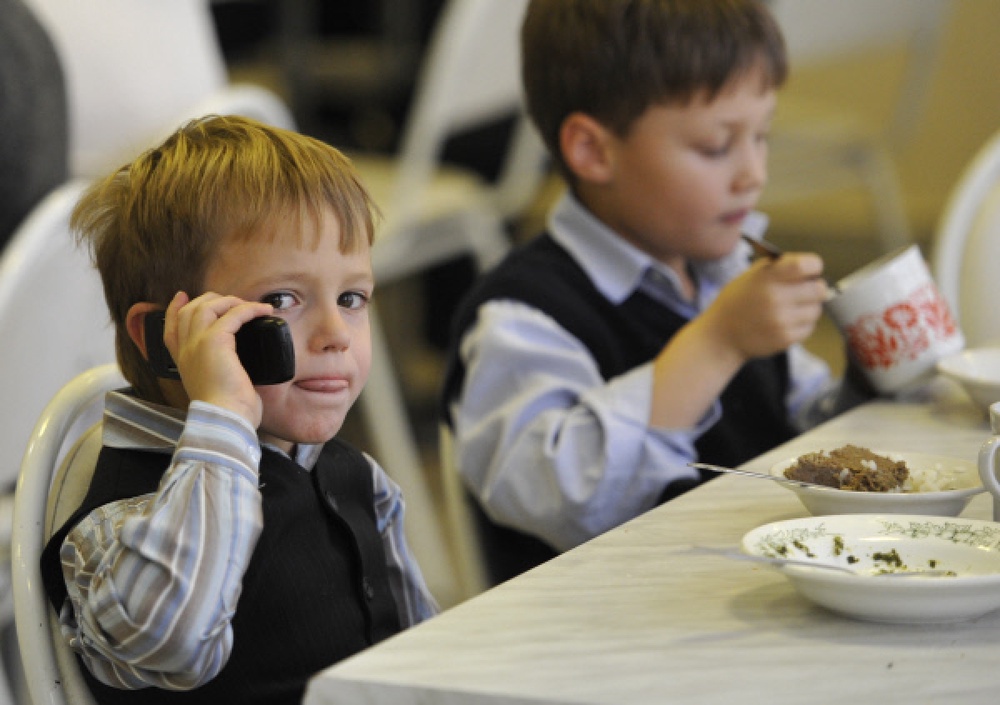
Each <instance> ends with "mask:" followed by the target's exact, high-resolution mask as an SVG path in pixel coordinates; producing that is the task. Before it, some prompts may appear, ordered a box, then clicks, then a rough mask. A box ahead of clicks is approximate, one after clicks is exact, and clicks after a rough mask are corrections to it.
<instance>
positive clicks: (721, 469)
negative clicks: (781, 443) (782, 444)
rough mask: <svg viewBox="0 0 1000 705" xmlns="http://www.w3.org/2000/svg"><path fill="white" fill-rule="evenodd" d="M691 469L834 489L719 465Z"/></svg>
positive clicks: (696, 464) (699, 465)
mask: <svg viewBox="0 0 1000 705" xmlns="http://www.w3.org/2000/svg"><path fill="white" fill-rule="evenodd" d="M688 465H690V466H691V467H693V468H698V469H699V470H715V471H716V472H728V473H730V474H732V475H745V476H746V477H759V478H760V479H762V480H772V481H773V482H782V483H784V484H786V485H794V486H795V487H821V488H823V489H824V490H835V489H837V488H836V487H830V486H829V485H822V484H820V483H818V482H806V481H805V480H792V479H790V478H787V477H784V476H783V475H771V474H769V473H766V472H754V471H753V470H739V469H737V468H726V467H723V466H721V465H709V464H708V463H688Z"/></svg>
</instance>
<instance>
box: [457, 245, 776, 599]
mask: <svg viewBox="0 0 1000 705" xmlns="http://www.w3.org/2000/svg"><path fill="white" fill-rule="evenodd" d="M499 299H507V300H514V301H520V302H522V303H525V304H527V305H529V306H532V307H533V308H536V309H538V310H540V311H542V312H544V313H545V314H547V315H548V316H550V317H551V318H552V319H554V320H555V321H556V322H557V323H558V324H559V325H560V326H562V327H563V328H564V329H565V330H566V331H567V332H569V333H570V334H571V335H573V336H574V337H576V338H577V339H578V340H579V341H580V342H581V343H582V344H583V345H584V346H585V347H586V348H587V349H588V350H589V351H590V354H591V355H592V357H593V359H594V361H595V363H596V365H597V367H598V368H599V370H600V373H601V376H602V377H603V378H604V379H605V380H610V379H611V378H613V377H615V376H618V375H621V374H624V373H625V372H627V371H629V370H631V369H633V368H635V367H637V366H639V365H641V364H644V363H646V362H649V361H650V360H652V359H653V358H654V357H656V355H657V354H658V353H659V352H660V350H662V349H663V347H664V345H666V343H667V341H669V340H670V339H671V338H672V337H673V336H674V335H675V334H676V333H677V331H678V330H680V328H681V327H682V326H684V325H685V324H686V323H687V322H688V320H687V319H685V318H684V317H682V316H680V315H678V314H677V313H674V312H673V311H671V310H670V309H669V308H667V307H666V306H664V305H662V304H661V303H659V302H657V301H656V300H654V299H652V298H651V297H649V296H648V295H646V294H644V293H642V292H636V293H634V294H633V295H632V296H631V297H629V298H628V299H627V300H626V301H624V302H623V303H622V304H620V305H615V304H613V303H611V302H610V301H608V300H607V299H606V298H604V297H603V296H602V295H601V293H600V291H598V290H597V288H596V287H595V286H594V285H593V283H592V282H591V281H590V279H589V278H588V277H587V275H586V273H585V272H584V271H583V269H581V268H580V266H579V265H578V264H577V263H576V261H575V260H573V258H572V257H571V256H570V255H569V254H568V253H567V252H566V251H565V250H564V249H563V248H562V247H560V246H559V245H558V244H557V243H556V242H555V241H554V240H553V239H552V238H551V237H550V236H549V235H547V234H546V235H541V236H539V237H538V238H535V239H533V240H532V241H531V242H529V243H527V244H525V245H523V246H521V247H520V248H518V249H517V250H515V251H514V252H513V253H511V255H509V256H508V257H507V259H505V260H504V261H503V262H502V263H501V264H500V265H499V266H498V267H497V268H496V269H495V270H494V271H493V272H491V273H490V274H489V275H487V276H486V277H484V278H483V279H482V280H481V281H480V282H479V283H478V284H477V285H476V286H475V287H474V288H473V290H472V291H471V292H470V293H469V295H468V296H467V297H466V298H465V299H464V300H463V302H462V305H461V306H460V308H459V310H458V312H457V314H456V318H455V322H454V328H453V337H452V345H451V356H450V359H449V361H448V367H447V371H446V376H445V384H444V392H443V400H442V402H443V403H442V409H443V413H444V414H445V422H446V423H450V421H451V419H450V418H449V415H448V409H449V407H450V405H451V403H453V402H454V401H455V400H456V399H457V398H458V397H459V395H460V393H461V388H462V383H463V379H464V376H465V369H464V366H463V364H462V362H461V359H460V358H459V356H458V343H459V341H461V339H462V337H463V336H464V335H465V333H466V332H467V331H469V329H470V328H471V327H472V325H473V324H474V323H475V320H476V315H477V312H478V309H479V307H480V306H481V305H483V304H484V303H486V302H488V301H491V300H499ZM509 373H510V375H511V376H512V377H514V376H516V375H517V370H515V369H511V370H510V371H509ZM788 383H789V382H788V361H787V356H786V355H784V354H780V355H775V356H773V357H768V358H762V359H757V360H752V361H750V362H749V363H747V364H746V365H744V366H743V368H742V369H741V370H740V371H739V373H738V374H737V375H736V376H735V377H734V378H733V379H732V380H731V381H730V383H729V385H728V386H727V387H726V388H725V390H724V391H723V392H722V395H721V404H722V417H721V419H720V420H719V421H718V422H717V423H716V424H715V425H713V426H712V428H710V429H709V430H708V431H707V432H706V433H705V434H704V435H703V436H702V437H701V438H700V439H698V441H697V442H696V444H695V446H696V448H697V451H698V457H699V459H700V460H701V461H702V462H707V463H715V464H718V465H728V466H734V465H738V464H740V463H743V462H745V461H747V460H749V459H751V458H753V457H755V456H757V455H760V454H761V453H763V452H765V451H767V450H770V449H771V448H773V447H775V446H776V445H778V444H780V443H783V442H785V441H787V440H788V439H790V438H792V437H793V436H794V435H795V431H794V429H793V427H792V426H791V424H790V422H789V420H788V414H787V411H786V407H785V396H786V392H787V390H788ZM710 476H711V475H709V474H705V475H703V476H702V479H707V478H708V477H710ZM696 484H698V483H692V482H686V481H678V482H675V483H671V485H669V486H667V487H665V488H664V489H663V494H662V495H661V497H660V498H659V499H660V501H665V500H668V499H672V498H673V497H676V496H677V495H679V494H681V493H682V492H684V491H686V490H688V489H691V487H693V486H695V485H696ZM477 513H478V519H479V529H480V535H481V539H482V543H483V547H484V549H485V551H486V553H487V561H488V563H489V568H490V572H491V578H492V579H493V581H494V582H500V581H502V580H505V579H507V578H510V577H513V576H514V575H517V574H518V573H520V572H523V571H524V570H527V569H528V568H531V567H533V566H534V565H537V564H538V563H541V562H542V561H544V560H547V559H548V558H551V557H552V556H554V555H555V552H554V551H553V549H552V548H550V547H549V546H547V545H545V544H543V543H542V542H541V541H538V540H537V539H534V538H531V537H528V536H527V535H525V534H523V533H520V532H517V531H514V530H512V529H509V528H505V527H500V526H498V525H496V524H494V523H493V522H491V521H490V520H489V519H488V518H487V517H486V515H485V514H484V513H483V512H482V511H477Z"/></svg>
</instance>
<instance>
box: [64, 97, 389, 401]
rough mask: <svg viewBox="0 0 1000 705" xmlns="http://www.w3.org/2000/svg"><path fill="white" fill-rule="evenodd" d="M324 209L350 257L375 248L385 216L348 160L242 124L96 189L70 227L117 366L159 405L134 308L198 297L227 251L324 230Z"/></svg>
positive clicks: (187, 136)
mask: <svg viewBox="0 0 1000 705" xmlns="http://www.w3.org/2000/svg"><path fill="white" fill-rule="evenodd" d="M325 207H329V208H330V209H331V210H332V211H333V213H334V214H335V215H336V217H337V219H338V221H339V225H340V232H341V241H340V250H341V251H342V252H345V253H346V252H356V251H358V250H359V249H361V248H362V247H364V246H365V245H366V244H367V245H371V243H372V238H373V236H374V218H375V215H376V213H377V209H376V207H375V205H374V203H373V202H372V200H371V197H370V196H369V194H368V192H367V191H366V190H365V188H364V186H363V185H362V184H361V181H360V180H359V178H358V175H357V173H356V172H355V170H354V168H353V166H352V165H351V163H350V161H349V160H348V159H347V158H346V157H345V156H344V155H343V154H341V153H340V152H339V151H338V150H336V149H335V148H333V147H331V146H330V145H328V144H325V143H323V142H321V141H319V140H317V139H314V138H312V137H308V136H305V135H301V134H298V133H295V132H290V131H288V130H282V129H279V128H276V127H271V126H268V125H265V124H262V123H260V122H257V121H255V120H251V119H248V118H242V117H235V116H227V117H219V116H209V117H205V118H200V119H197V120H193V121H191V122H189V123H187V124H186V125H184V126H183V127H181V128H180V129H179V130H177V132H175V133H174V134H173V135H171V136H170V137H169V138H167V139H166V141H164V142H163V144H161V145H160V146H158V147H156V148H154V149H150V150H149V151H147V152H145V153H143V154H142V155H140V156H139V157H138V158H136V159H135V160H134V161H132V162H131V163H129V164H126V165H125V166H123V167H121V168H120V169H118V170H117V171H115V172H114V173H113V174H111V175H110V176H108V177H106V178H105V179H103V180H101V181H98V182H97V183H95V184H94V185H93V186H91V187H90V188H89V189H88V190H87V191H86V193H84V195H83V197H82V198H81V199H80V202H79V203H78V204H77V206H76V208H75V209H74V211H73V215H72V219H71V227H72V228H73V230H74V232H75V233H76V234H77V238H78V240H79V241H80V242H81V243H85V244H86V245H88V246H89V248H90V250H91V255H92V257H93V260H94V263H95V264H96V266H97V269H98V270H99V272H100V274H101V279H102V281H103V283H104V296H105V299H106V301H107V304H108V310H109V311H110V314H111V319H112V322H113V323H114V325H115V330H116V350H117V357H118V363H119V365H120V366H121V369H122V372H123V373H124V375H125V378H126V379H127V380H128V381H129V383H130V384H132V385H133V387H135V389H136V391H137V392H138V393H139V394H140V395H141V396H143V397H145V398H148V399H151V400H154V401H162V397H161V394H160V390H159V385H158V384H157V382H156V378H155V376H154V375H153V374H152V372H151V371H150V370H149V367H148V365H147V364H146V362H145V360H144V359H143V357H142V355H141V353H140V352H139V350H138V348H137V347H136V346H135V345H134V344H133V343H132V341H131V339H130V338H129V336H128V331H127V328H126V317H127V315H128V311H129V309H130V308H131V307H132V306H133V305H134V304H136V303H138V302H144V301H148V302H152V303H158V304H162V305H163V306H166V305H167V304H168V303H169V302H170V300H171V299H172V298H173V296H174V294H175V293H176V292H178V291H185V292H187V293H189V294H190V295H191V296H197V295H198V294H200V293H202V292H201V288H202V282H203V280H204V275H205V271H206V268H207V266H208V264H209V262H211V260H212V258H213V257H214V255H215V253H216V252H217V248H218V247H219V245H220V244H221V243H222V242H224V241H226V240H227V239H228V238H246V239H253V238H258V237H260V238H270V237H273V235H274V232H275V229H276V228H275V226H276V225H277V224H278V223H282V224H284V223H286V222H287V221H289V220H291V221H292V222H293V223H294V224H295V225H296V226H300V225H302V224H303V222H304V221H312V222H315V223H318V222H319V221H320V219H321V217H322V212H323V210H324V208H325ZM295 229H296V231H297V232H301V231H302V228H301V227H296V228H295Z"/></svg>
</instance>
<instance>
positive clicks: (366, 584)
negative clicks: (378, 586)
mask: <svg viewBox="0 0 1000 705" xmlns="http://www.w3.org/2000/svg"><path fill="white" fill-rule="evenodd" d="M361 588H362V589H363V590H364V592H365V599H367V600H368V601H369V602H371V601H372V600H374V599H375V588H374V587H372V581H371V580H369V579H368V576H367V575H366V576H365V577H363V578H362V579H361Z"/></svg>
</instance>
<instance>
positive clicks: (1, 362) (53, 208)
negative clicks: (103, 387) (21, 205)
mask: <svg viewBox="0 0 1000 705" xmlns="http://www.w3.org/2000/svg"><path fill="white" fill-rule="evenodd" d="M86 185H87V182H86V181H82V180H79V181H71V182H69V183H66V184H64V185H63V186H61V187H59V188H57V189H56V190H55V191H53V192H52V193H51V194H49V195H48V196H47V197H46V198H45V199H43V200H42V201H41V202H40V203H39V204H38V205H37V206H36V207H35V208H34V210H33V211H32V212H31V213H30V214H29V216H28V218H26V219H25V221H24V223H22V224H21V226H20V227H19V228H18V230H17V231H16V233H15V234H14V237H13V238H12V239H11V241H10V242H9V243H8V245H7V247H6V249H5V250H4V252H3V254H2V258H0V337H2V339H3V341H4V342H3V345H0V387H2V388H3V390H4V394H5V396H6V398H7V399H8V400H9V402H10V403H8V404H5V405H4V406H3V407H2V408H0V458H2V461H3V462H2V464H0V486H8V485H9V486H13V484H14V482H15V480H16V478H17V466H18V462H19V460H20V458H21V455H22V454H23V453H24V447H25V445H26V444H27V442H28V437H29V436H30V435H31V429H32V427H33V425H34V422H35V419H37V418H38V415H39V414H41V412H42V409H44V408H45V405H46V404H47V403H48V401H49V399H51V398H52V396H53V395H54V394H55V393H56V392H57V391H58V390H59V389H60V388H61V387H62V386H63V385H64V384H66V383H67V382H68V381H69V380H71V379H72V378H73V377H75V376H76V375H77V374H79V373H80V372H83V371H84V370H87V369H90V368H91V367H94V366H95V365H99V364H103V363H106V362H114V360H115V350H114V331H113V330H112V327H111V325H110V320H109V316H108V310H107V306H106V305H105V303H104V290H103V288H102V286H101V280H100V277H99V275H98V273H97V271H96V270H95V269H94V267H93V265H92V264H91V261H90V256H89V253H88V251H87V249H86V248H85V247H77V245H76V243H75V241H74V238H73V235H72V233H71V232H70V229H69V217H70V213H71V212H72V209H73V206H74V205H75V204H76V202H77V200H78V199H79V197H80V194H81V193H82V191H83V189H84V188H85V187H86Z"/></svg>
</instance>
